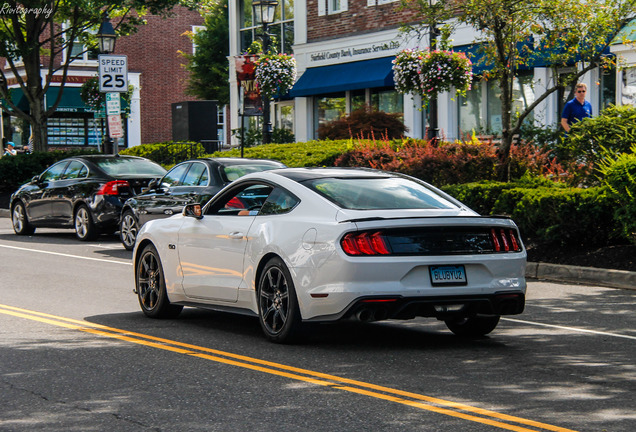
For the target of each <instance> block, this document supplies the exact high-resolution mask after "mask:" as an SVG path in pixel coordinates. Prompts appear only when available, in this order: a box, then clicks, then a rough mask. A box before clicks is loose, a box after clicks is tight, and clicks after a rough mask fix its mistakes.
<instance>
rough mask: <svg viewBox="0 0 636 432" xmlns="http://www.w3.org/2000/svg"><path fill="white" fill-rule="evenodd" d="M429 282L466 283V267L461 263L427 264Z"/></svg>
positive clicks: (435, 283)
mask: <svg viewBox="0 0 636 432" xmlns="http://www.w3.org/2000/svg"><path fill="white" fill-rule="evenodd" d="M428 269H429V272H430V275H431V284H433V285H466V283H467V281H466V269H465V268H464V266H463V265H446V266H429V267H428Z"/></svg>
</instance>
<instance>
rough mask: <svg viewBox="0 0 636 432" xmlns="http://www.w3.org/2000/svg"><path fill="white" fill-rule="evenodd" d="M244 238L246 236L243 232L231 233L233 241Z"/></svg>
mask: <svg viewBox="0 0 636 432" xmlns="http://www.w3.org/2000/svg"><path fill="white" fill-rule="evenodd" d="M243 237H245V234H243V233H242V232H238V231H234V232H231V233H230V238H231V239H237V240H240V239H242V238H243Z"/></svg>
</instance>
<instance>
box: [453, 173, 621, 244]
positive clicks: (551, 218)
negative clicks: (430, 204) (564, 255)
mask: <svg viewBox="0 0 636 432" xmlns="http://www.w3.org/2000/svg"><path fill="white" fill-rule="evenodd" d="M540 182H541V183H544V181H540ZM442 189H443V190H444V191H445V192H447V193H448V194H450V195H451V196H453V197H455V198H457V199H459V200H460V201H462V202H464V203H465V204H466V205H468V206H469V207H471V208H472V209H473V210H475V211H476V212H478V213H480V214H483V215H491V214H497V215H506V216H510V217H511V218H512V219H513V220H514V221H515V223H517V225H518V226H519V229H520V230H521V233H522V235H523V236H524V238H525V239H530V240H531V241H536V242H539V243H544V244H555V245H567V246H571V247H577V246H583V245H586V246H593V245H603V244H607V243H608V242H609V241H610V239H612V238H615V237H618V236H619V235H620V234H619V233H620V227H619V225H618V223H617V222H615V220H614V218H613V213H614V209H615V208H616V201H615V200H614V198H613V197H612V196H611V195H610V194H609V193H608V192H609V190H608V188H606V187H595V188H587V189H583V188H570V187H563V186H562V185H559V184H549V183H547V184H543V185H541V186H536V185H533V184H532V182H530V183H527V181H520V182H516V183H499V182H480V183H470V184H462V185H451V186H445V187H443V188H442Z"/></svg>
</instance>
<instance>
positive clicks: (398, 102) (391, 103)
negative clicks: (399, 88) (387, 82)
mask: <svg viewBox="0 0 636 432" xmlns="http://www.w3.org/2000/svg"><path fill="white" fill-rule="evenodd" d="M371 106H372V107H373V108H374V109H376V110H378V111H384V112H386V113H397V114H400V116H401V118H404V96H402V95H401V94H400V93H398V92H396V91H395V89H373V90H371Z"/></svg>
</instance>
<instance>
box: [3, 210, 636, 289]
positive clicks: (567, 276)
mask: <svg viewBox="0 0 636 432" xmlns="http://www.w3.org/2000/svg"><path fill="white" fill-rule="evenodd" d="M0 217H9V210H8V209H3V208H0ZM526 277H527V278H528V279H537V280H544V281H553V282H566V283H575V284H576V283H580V284H590V285H598V286H604V287H610V288H623V289H631V290H636V272H629V271H624V270H609V269H599V268H594V267H576V266H570V265H562V264H547V263H541V262H539V263H535V262H529V263H528V265H527V266H526Z"/></svg>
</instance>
